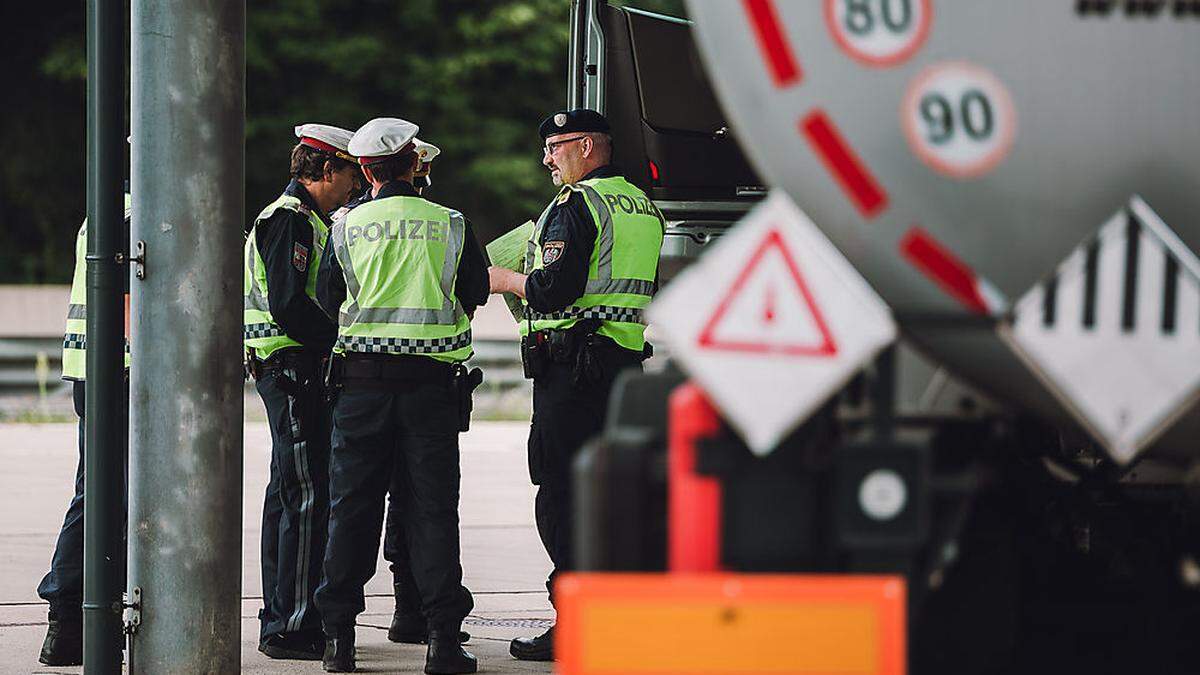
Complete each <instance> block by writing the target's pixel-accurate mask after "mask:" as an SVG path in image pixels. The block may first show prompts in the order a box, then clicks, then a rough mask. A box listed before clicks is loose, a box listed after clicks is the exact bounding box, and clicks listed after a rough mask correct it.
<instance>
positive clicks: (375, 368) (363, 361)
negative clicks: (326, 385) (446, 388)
mask: <svg viewBox="0 0 1200 675" xmlns="http://www.w3.org/2000/svg"><path fill="white" fill-rule="evenodd" d="M333 369H334V372H335V374H336V375H337V376H339V377H340V378H342V379H352V380H407V381H425V380H434V379H439V378H449V377H450V376H451V375H453V374H454V364H452V363H447V362H445V361H438V360H436V359H432V358H429V357H427V356H402V355H397V356H387V357H382V358H379V357H376V358H363V357H357V358H356V357H353V356H350V357H342V358H336V359H334V363H333Z"/></svg>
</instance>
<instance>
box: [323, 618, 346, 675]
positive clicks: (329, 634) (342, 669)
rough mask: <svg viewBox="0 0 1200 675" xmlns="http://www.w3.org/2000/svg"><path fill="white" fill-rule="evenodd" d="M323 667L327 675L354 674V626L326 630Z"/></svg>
mask: <svg viewBox="0 0 1200 675" xmlns="http://www.w3.org/2000/svg"><path fill="white" fill-rule="evenodd" d="M321 667H322V668H324V669H325V672H327V673H353V672H354V626H350V627H339V628H333V629H330V628H326V629H325V655H324V656H323V657H322V658H321Z"/></svg>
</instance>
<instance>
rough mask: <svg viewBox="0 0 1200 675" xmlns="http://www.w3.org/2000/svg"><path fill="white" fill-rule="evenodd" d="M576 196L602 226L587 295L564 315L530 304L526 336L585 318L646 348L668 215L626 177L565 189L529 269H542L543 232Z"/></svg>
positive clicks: (531, 251)
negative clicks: (648, 315)
mask: <svg viewBox="0 0 1200 675" xmlns="http://www.w3.org/2000/svg"><path fill="white" fill-rule="evenodd" d="M570 192H578V193H581V194H582V195H583V197H584V203H586V204H587V209H588V212H589V213H590V214H591V216H592V220H593V222H595V223H596V243H595V245H594V246H593V247H592V254H591V259H590V261H589V263H588V278H587V286H586V287H585V288H584V292H583V296H582V297H580V298H579V299H578V300H576V301H575V302H574V303H572V304H571V305H570V306H569V307H567V308H565V309H563V310H562V311H559V312H550V313H545V314H543V313H540V312H535V311H533V310H532V309H531V308H530V307H529V306H528V302H526V303H525V305H526V306H525V313H526V314H525V315H526V317H527V318H528V319H530V321H522V322H521V334H522V335H525V334H527V333H528V332H529V329H530V326H531V324H532V328H533V330H543V329H554V330H565V329H567V328H570V327H571V326H574V325H575V324H576V323H577V322H578V321H579V320H581V319H599V320H600V328H599V329H598V330H597V331H596V332H597V333H599V334H600V335H604V336H607V337H609V338H612V339H613V341H615V342H616V343H617V344H619V345H621V346H622V347H624V348H626V349H632V350H633V351H638V352H640V351H642V349H643V348H644V347H645V345H646V335H645V334H646V322H645V319H644V318H643V317H642V310H643V309H645V307H646V305H648V304H650V298H651V297H652V296H653V294H654V283H655V279H656V277H657V274H658V254H659V251H660V249H662V240H663V230H664V229H665V227H666V223H665V222H664V220H663V216H662V213H661V212H659V210H658V208H657V207H656V206H654V203H653V202H651V201H650V198H649V197H647V196H646V194H645V193H644V192H642V191H641V190H639V189H637V188H636V187H634V186H633V185H632V184H630V182H629V181H627V180H625V179H624V178H623V177H621V176H614V177H611V178H591V179H588V180H583V181H579V182H578V183H576V184H574V185H564V186H563V190H562V192H560V193H559V197H558V198H556V199H555V201H554V202H551V204H550V206H548V207H547V208H546V210H545V211H543V212H542V215H541V217H540V218H538V221H537V224H536V225H535V226H534V228H533V236H532V237H531V238H530V240H529V245H528V248H527V249H526V254H525V270H526V272H527V273H528V272H531V271H533V270H538V269H542V267H543V264H542V247H541V245H540V242H541V238H542V230H543V228H544V227H545V225H546V218H547V216H548V215H549V214H550V210H551V209H552V208H553V207H554V205H555V204H557V203H559V202H565V201H566V199H567V198H569V194H570Z"/></svg>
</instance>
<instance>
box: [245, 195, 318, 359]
mask: <svg viewBox="0 0 1200 675" xmlns="http://www.w3.org/2000/svg"><path fill="white" fill-rule="evenodd" d="M284 194H288V195H291V196H293V197H296V198H298V199H299V200H300V202H301V203H302V204H304V205H305V206H307V207H308V208H309V209H311V210H312V211H313V213H316V214H318V215H319V216H320V217H321V219H322V220H323V221H325V223H326V225H328V224H329V223H328V221H327V220H326V217H325V214H323V213H321V210H320V208H318V207H317V203H316V201H315V200H313V198H312V195H310V194H309V193H308V190H307V189H306V188H305V187H304V185H303V184H301V183H300V182H299V181H297V180H292V182H290V183H288V186H287V187H286V188H285V189H284ZM254 236H255V241H256V243H257V244H258V252H259V254H260V255H261V256H262V259H263V264H264V265H265V267H266V275H267V305H268V306H269V307H270V309H271V316H272V317H274V319H275V323H278V324H279V327H280V328H282V329H283V331H284V332H285V333H287V335H288V337H290V338H292V339H293V340H295V341H297V342H299V343H300V344H302V345H304V346H305V347H306V348H310V349H314V350H317V351H319V352H321V353H324V352H328V351H329V350H330V349H332V348H333V341H334V339H335V338H337V324H335V323H334V322H332V321H330V320H329V317H328V316H326V315H325V313H324V312H322V311H321V308H320V307H318V306H317V304H316V303H315V302H313V300H312V298H310V297H309V296H308V294H307V293H305V292H304V287H305V285H306V284H307V283H308V267H307V266H303V269H300V268H299V267H297V266H296V265H295V264H294V256H295V251H297V250H299V247H303V248H304V250H305V251H312V250H313V227H312V223H311V222H309V219H308V217H307V216H305V215H303V214H300V213H297V212H295V211H292V210H290V209H276V210H275V213H273V214H271V217H270V218H267V219H266V220H265V221H263V222H261V223H259V224H258V226H257V227H256V228H255V230H254Z"/></svg>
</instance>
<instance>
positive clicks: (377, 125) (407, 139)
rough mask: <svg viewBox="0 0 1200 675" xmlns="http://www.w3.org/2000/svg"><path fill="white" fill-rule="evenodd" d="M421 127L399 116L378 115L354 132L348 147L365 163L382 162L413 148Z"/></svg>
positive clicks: (351, 152)
mask: <svg viewBox="0 0 1200 675" xmlns="http://www.w3.org/2000/svg"><path fill="white" fill-rule="evenodd" d="M420 129H421V128H420V127H418V126H417V125H415V124H413V123H412V122H409V121H407V120H402V119H400V118H398V117H376V118H375V119H373V120H371V121H370V122H367V123H366V124H364V125H362V126H361V127H359V128H358V131H356V132H354V136H353V137H352V138H351V139H350V144H349V145H348V146H347V147H348V148H349V151H350V154H352V155H354V156H356V157H358V158H359V159H360V160H361V161H362V163H363V164H372V163H374V162H382V161H383V160H385V159H390V158H392V157H393V156H395V155H398V154H400V153H402V152H404V151H406V150H409V149H411V148H412V146H413V139H415V138H416V137H417V132H418V131H420Z"/></svg>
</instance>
